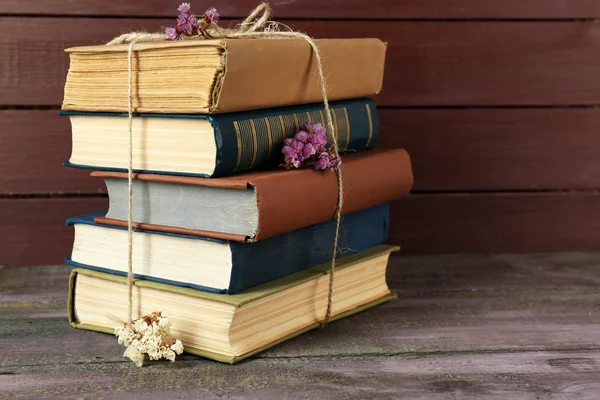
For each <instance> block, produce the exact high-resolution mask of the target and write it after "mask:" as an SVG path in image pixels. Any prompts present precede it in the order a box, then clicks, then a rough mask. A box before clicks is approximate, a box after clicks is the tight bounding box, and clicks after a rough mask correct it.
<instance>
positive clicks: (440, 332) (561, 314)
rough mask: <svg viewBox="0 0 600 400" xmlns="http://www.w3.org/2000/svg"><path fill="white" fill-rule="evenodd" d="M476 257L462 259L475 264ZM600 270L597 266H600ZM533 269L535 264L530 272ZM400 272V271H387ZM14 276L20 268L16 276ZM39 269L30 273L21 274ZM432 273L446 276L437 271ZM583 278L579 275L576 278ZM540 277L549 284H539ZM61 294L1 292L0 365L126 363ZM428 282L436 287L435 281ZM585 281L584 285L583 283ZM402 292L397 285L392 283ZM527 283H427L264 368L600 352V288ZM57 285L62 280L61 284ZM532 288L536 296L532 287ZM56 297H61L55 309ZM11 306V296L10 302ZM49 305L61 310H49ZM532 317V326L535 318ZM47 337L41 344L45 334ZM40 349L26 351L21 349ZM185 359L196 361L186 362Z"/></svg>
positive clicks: (505, 276) (282, 353)
mask: <svg viewBox="0 0 600 400" xmlns="http://www.w3.org/2000/svg"><path fill="white" fill-rule="evenodd" d="M468 257H469V256H466V257H465V258H467V259H468ZM596 261H597V257H596ZM488 267H489V265H487V264H480V268H481V269H482V270H486V269H487V271H488V272H489V273H490V274H493V275H495V277H496V278H497V279H498V282H499V283H500V284H501V285H506V284H507V283H508V282H510V281H511V280H512V279H514V278H512V277H511V276H510V274H509V273H507V271H506V270H503V271H502V272H500V273H495V272H493V271H492V270H491V269H489V268H488ZM535 267H536V264H535V263H533V264H532V269H534V268H535ZM391 268H397V263H394V264H393V265H391V266H390V269H391ZM13 269H15V268H13ZM30 270H32V269H27V268H25V269H24V272H27V271H30ZM432 270H433V271H440V266H439V265H436V264H432ZM577 272H578V270H577V268H575V269H574V273H575V275H576V274H577ZM542 275H543V274H542ZM58 276H60V277H61V279H63V280H64V281H63V286H62V288H61V290H60V291H57V290H56V289H57V288H58V286H57V285H56V284H53V285H49V286H45V287H44V286H42V287H39V288H38V292H39V293H38V294H37V295H35V294H34V295H25V293H26V291H24V290H23V289H21V288H0V293H3V292H6V291H8V293H7V296H13V297H16V296H15V294H11V293H13V292H16V293H17V295H18V294H20V293H23V295H21V296H22V297H21V299H20V300H19V301H18V302H10V300H9V301H8V302H5V301H3V302H2V303H0V304H1V305H2V309H3V313H2V314H1V315H0V321H3V323H2V324H0V344H2V348H3V352H2V353H1V354H0V361H1V362H0V365H4V366H8V365H13V366H18V365H39V364H40V361H38V360H36V359H35V357H36V355H38V356H39V354H40V350H41V349H44V357H45V362H48V363H52V364H60V363H62V362H64V361H61V359H63V358H64V351H65V348H69V345H68V343H72V344H73V348H77V351H76V353H75V354H73V353H71V356H72V358H71V359H70V360H69V362H77V363H83V362H90V361H94V359H95V358H96V357H97V356H98V355H101V356H102V359H103V360H104V361H106V362H116V361H119V360H120V359H121V354H122V353H121V349H120V348H119V347H118V346H116V342H115V338H114V337H113V336H111V335H103V334H98V333H95V332H88V331H81V330H75V329H73V328H71V327H70V326H69V325H68V324H66V323H65V319H66V308H65V307H64V300H65V299H66V296H67V292H66V274H64V273H62V272H60V273H59V274H58ZM425 276H431V277H432V278H435V274H433V275H428V272H425ZM582 278H584V279H585V275H584V276H582ZM389 279H390V285H391V286H397V285H398V283H399V280H398V279H399V277H396V276H394V274H393V273H392V274H391V276H390V278H389ZM536 279H537V278H536V276H535V274H534V273H530V274H528V275H527V276H525V277H524V278H523V281H524V284H523V285H522V286H521V287H520V288H515V289H514V290H496V289H495V288H491V289H482V290H473V289H472V288H471V289H468V284H469V277H468V276H464V277H463V278H462V281H463V284H464V287H465V288H467V289H465V290H459V291H456V290H449V291H447V290H444V286H443V285H440V286H438V285H437V284H436V281H434V280H430V281H429V285H428V286H429V287H428V288H427V290H426V291H422V292H415V291H414V290H413V288H409V289H407V290H399V291H398V293H399V296H400V298H399V299H398V300H395V301H393V302H389V303H385V304H383V305H380V306H377V307H375V308H373V309H370V310H368V311H366V312H363V313H360V314H357V315H355V316H352V317H349V318H345V319H342V320H339V321H336V322H335V323H332V324H331V325H330V326H328V327H327V329H324V330H314V331H311V332H308V333H306V334H304V335H302V336H300V337H298V338H296V339H293V340H290V341H287V342H285V343H282V344H280V345H278V346H276V347H274V348H272V349H270V350H268V351H266V352H264V353H261V354H260V355H257V358H271V359H273V358H295V357H361V356H365V355H368V356H404V357H406V356H412V357H414V356H423V355H428V354H435V353H440V352H450V351H452V352H457V353H475V352H477V353H481V352H508V351H513V352H519V351H551V350H557V349H560V350H567V349H568V350H573V351H575V350H583V349H592V348H598V342H597V340H596V338H597V337H598V334H599V333H600V324H599V322H600V316H599V315H598V313H596V312H594V310H595V308H596V307H597V306H596V305H597V303H598V301H599V299H600V291H599V290H597V289H596V288H594V289H585V290H578V289H572V288H571V285H570V284H567V285H564V286H560V285H559V289H556V290H549V289H545V288H542V289H541V290H540V289H538V285H537V284H536V283H535V281H536ZM57 282H58V280H57ZM529 286H531V287H529ZM54 293H59V294H62V296H63V301H62V302H60V303H59V302H58V298H57V296H56V295H54ZM3 296H4V293H3ZM48 299H52V300H54V301H53V302H52V303H50V304H49V305H48V304H47V301H48ZM532 316H535V318H532ZM42 331H43V332H44V334H43V335H40V334H39V333H40V332H42ZM30 341H31V342H35V345H32V346H30V347H26V348H24V346H23V345H22V344H23V342H30ZM52 343H54V345H52ZM187 357H188V358H193V357H191V356H187Z"/></svg>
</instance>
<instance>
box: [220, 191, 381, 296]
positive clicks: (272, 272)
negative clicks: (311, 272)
mask: <svg viewBox="0 0 600 400" xmlns="http://www.w3.org/2000/svg"><path fill="white" fill-rule="evenodd" d="M388 229H389V203H384V204H380V205H377V206H374V207H370V208H367V209H364V210H361V211H357V212H355V213H352V214H348V215H345V216H344V217H343V220H342V223H341V225H340V238H339V244H338V252H337V256H338V257H341V256H346V255H350V254H354V253H357V252H359V251H363V250H366V249H368V248H371V247H373V246H376V245H378V244H381V243H383V242H384V241H385V240H386V238H387V235H388ZM334 231H335V221H334V220H329V221H326V222H322V223H319V224H314V225H311V226H308V227H305V228H302V229H298V230H295V231H292V232H288V233H285V234H282V235H278V236H274V237H272V238H269V239H265V240H263V241H260V242H256V243H235V242H231V243H230V246H231V253H232V261H233V268H232V271H231V281H230V285H229V291H228V292H229V294H233V293H237V292H239V291H242V290H245V289H248V288H251V287H254V286H257V285H260V284H262V283H265V282H269V281H272V280H274V279H277V278H281V277H283V276H286V275H290V274H293V273H295V272H298V271H301V270H303V269H307V268H310V267H314V266H315V265H319V264H322V263H325V262H328V261H330V260H331V251H332V247H331V246H332V243H333V235H334Z"/></svg>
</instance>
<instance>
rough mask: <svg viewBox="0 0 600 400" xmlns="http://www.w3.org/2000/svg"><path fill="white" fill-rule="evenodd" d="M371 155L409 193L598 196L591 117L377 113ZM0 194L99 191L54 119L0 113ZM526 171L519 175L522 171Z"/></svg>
mask: <svg viewBox="0 0 600 400" xmlns="http://www.w3.org/2000/svg"><path fill="white" fill-rule="evenodd" d="M379 114H380V120H381V135H380V139H379V141H378V147H381V148H399V147H403V148H406V149H407V150H408V151H409V153H410V154H411V158H412V163H413V168H414V174H415V177H416V183H415V188H414V189H415V190H417V191H445V190H446V191H482V190H504V191H515V190H519V191H521V190H539V189H544V190H547V189H564V188H577V189H596V188H600V168H599V167H598V162H597V155H598V153H600V136H599V135H598V132H600V110H598V109H596V108H589V109H572V108H571V109H459V110H437V109H418V110H413V109H383V110H379ZM0 126H3V127H4V130H3V132H2V134H1V135H0V170H1V171H3V175H4V179H3V180H2V181H0V193H4V194H44V193H68V194H72V193H87V194H92V193H100V192H102V193H104V192H105V188H104V184H103V183H102V182H101V181H100V180H99V179H90V178H89V174H88V172H86V171H80V170H73V169H69V168H65V167H63V166H62V165H61V163H62V161H64V160H67V159H68V158H69V156H70V152H71V143H70V142H71V134H70V124H69V121H68V118H66V117H59V116H58V115H57V111H55V110H46V111H35V110H5V111H0ZM524 171H526V173H524Z"/></svg>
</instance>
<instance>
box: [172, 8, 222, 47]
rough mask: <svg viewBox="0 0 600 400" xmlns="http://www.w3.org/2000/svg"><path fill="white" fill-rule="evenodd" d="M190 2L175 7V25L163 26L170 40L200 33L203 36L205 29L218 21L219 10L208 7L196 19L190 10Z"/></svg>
mask: <svg viewBox="0 0 600 400" xmlns="http://www.w3.org/2000/svg"><path fill="white" fill-rule="evenodd" d="M190 9H191V6H190V3H181V5H180V6H179V7H178V8H177V11H179V15H177V26H175V27H167V28H165V33H166V35H167V36H168V37H169V38H170V39H172V40H183V39H184V38H186V37H190V36H195V35H201V36H205V34H206V29H207V28H208V27H209V26H210V25H212V24H216V23H217V22H218V21H219V17H220V15H219V12H218V11H217V9H216V8H209V9H208V10H206V12H205V13H204V14H203V15H202V18H200V19H198V18H197V17H196V16H195V15H193V14H192V12H191V11H190Z"/></svg>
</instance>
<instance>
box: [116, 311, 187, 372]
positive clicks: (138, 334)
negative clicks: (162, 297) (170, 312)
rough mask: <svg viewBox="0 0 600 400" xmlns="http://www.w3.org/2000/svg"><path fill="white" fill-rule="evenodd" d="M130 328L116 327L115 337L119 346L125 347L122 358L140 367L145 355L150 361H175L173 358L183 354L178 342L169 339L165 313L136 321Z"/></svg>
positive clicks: (169, 329) (168, 325) (168, 326)
mask: <svg viewBox="0 0 600 400" xmlns="http://www.w3.org/2000/svg"><path fill="white" fill-rule="evenodd" d="M131 325H132V326H131V327H130V326H127V325H124V326H118V327H116V328H115V335H116V336H117V337H118V341H119V344H122V345H123V346H125V347H126V349H125V353H123V357H128V358H129V359H131V361H133V362H134V363H135V365H137V366H138V367H141V366H142V365H143V364H144V360H145V358H146V355H148V358H149V359H150V360H160V359H161V358H166V359H167V360H169V361H175V356H176V355H179V354H181V353H183V344H182V343H181V341H180V340H174V339H173V338H172V337H171V322H169V319H168V318H167V313H165V312H160V311H159V312H153V313H152V314H150V315H145V316H143V317H141V318H139V319H136V320H135V321H133V323H132V324H131Z"/></svg>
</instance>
